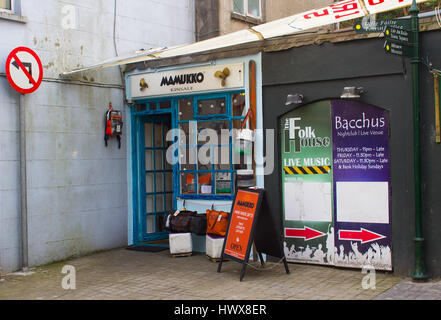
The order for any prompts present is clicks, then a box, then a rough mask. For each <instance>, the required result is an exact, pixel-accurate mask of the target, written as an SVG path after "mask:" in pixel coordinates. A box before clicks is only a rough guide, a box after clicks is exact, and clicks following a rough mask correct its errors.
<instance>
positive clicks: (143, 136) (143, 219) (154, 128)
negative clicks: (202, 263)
mask: <svg viewBox="0 0 441 320" xmlns="http://www.w3.org/2000/svg"><path fill="white" fill-rule="evenodd" d="M170 128H171V119H170V116H168V115H161V116H159V115H158V116H149V117H146V118H143V119H142V120H141V121H140V132H139V137H140V139H139V143H140V146H139V150H140V151H141V152H139V164H140V168H139V169H140V180H141V181H140V189H141V193H140V196H141V199H140V214H141V216H140V224H139V226H138V228H140V230H139V233H138V234H139V235H140V238H141V239H139V240H138V241H140V242H149V241H155V240H162V239H168V232H167V231H165V230H164V220H165V214H166V213H167V212H168V211H169V210H172V209H173V166H172V165H171V164H169V163H168V162H167V158H166V152H167V149H168V147H169V146H170V144H171V142H168V141H167V140H166V135H167V132H168V131H169V130H170Z"/></svg>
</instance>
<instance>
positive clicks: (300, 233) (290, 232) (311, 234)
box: [285, 227, 326, 241]
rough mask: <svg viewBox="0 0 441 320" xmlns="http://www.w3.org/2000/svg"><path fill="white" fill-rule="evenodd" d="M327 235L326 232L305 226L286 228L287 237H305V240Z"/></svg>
mask: <svg viewBox="0 0 441 320" xmlns="http://www.w3.org/2000/svg"><path fill="white" fill-rule="evenodd" d="M323 236H326V233H323V232H320V231H317V230H314V229H311V228H308V227H304V228H303V229H296V228H286V229H285V237H287V238H303V239H304V240H305V241H308V240H312V239H316V238H320V237H323Z"/></svg>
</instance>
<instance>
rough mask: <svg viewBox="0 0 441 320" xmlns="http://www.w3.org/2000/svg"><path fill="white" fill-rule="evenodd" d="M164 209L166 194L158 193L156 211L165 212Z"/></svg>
mask: <svg viewBox="0 0 441 320" xmlns="http://www.w3.org/2000/svg"><path fill="white" fill-rule="evenodd" d="M163 211H164V195H162V194H161V195H157V196H156V212H163Z"/></svg>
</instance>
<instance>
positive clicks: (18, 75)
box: [6, 47, 43, 94]
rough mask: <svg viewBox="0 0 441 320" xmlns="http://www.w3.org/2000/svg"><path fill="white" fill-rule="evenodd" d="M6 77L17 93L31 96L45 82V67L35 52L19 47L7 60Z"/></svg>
mask: <svg viewBox="0 0 441 320" xmlns="http://www.w3.org/2000/svg"><path fill="white" fill-rule="evenodd" d="M6 76H7V78H8V81H9V83H10V84H11V86H12V87H13V88H14V89H15V90H16V91H18V92H20V93H22V94H29V93H32V92H34V91H35V90H37V89H38V87H39V86H40V84H41V81H42V80H43V65H42V63H41V60H40V58H39V57H38V55H37V54H36V53H35V52H34V51H33V50H31V49H29V48H26V47H18V48H16V49H14V50H12V52H11V53H10V54H9V56H8V58H7V59H6Z"/></svg>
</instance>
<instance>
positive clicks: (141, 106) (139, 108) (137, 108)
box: [0, 0, 146, 112]
mask: <svg viewBox="0 0 441 320" xmlns="http://www.w3.org/2000/svg"><path fill="white" fill-rule="evenodd" d="M0 2H1V0H0ZM145 109H146V105H145V104H137V105H135V112H140V111H145Z"/></svg>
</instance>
